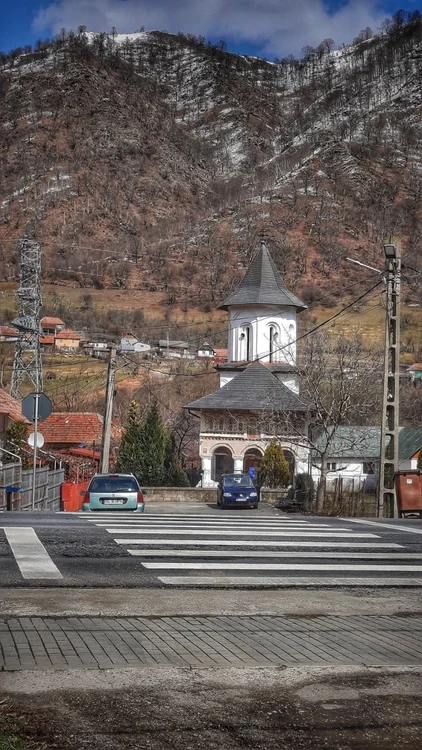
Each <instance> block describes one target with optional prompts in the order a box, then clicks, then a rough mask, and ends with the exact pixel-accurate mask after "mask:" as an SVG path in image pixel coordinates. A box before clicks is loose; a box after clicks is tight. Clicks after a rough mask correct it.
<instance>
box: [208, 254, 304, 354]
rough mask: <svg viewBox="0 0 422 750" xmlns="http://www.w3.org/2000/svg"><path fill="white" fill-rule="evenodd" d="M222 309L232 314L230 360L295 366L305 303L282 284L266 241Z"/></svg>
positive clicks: (222, 305)
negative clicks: (298, 322) (300, 315)
mask: <svg viewBox="0 0 422 750" xmlns="http://www.w3.org/2000/svg"><path fill="white" fill-rule="evenodd" d="M219 309H220V310H228V313H229V337H228V361H229V363H230V362H231V363H246V362H252V361H254V360H259V361H261V362H268V363H272V364H287V365H290V366H295V364H296V337H297V329H296V315H297V313H298V312H300V311H301V310H305V309H306V305H304V304H303V302H301V300H300V299H299V298H298V297H296V295H294V294H293V293H292V292H290V291H289V290H288V289H287V287H286V286H285V284H284V283H283V281H282V279H281V277H280V274H279V272H278V270H277V267H276V265H275V263H274V261H273V259H272V257H271V255H270V253H269V251H268V250H267V246H266V244H265V240H262V241H261V247H260V249H259V250H258V252H257V254H256V255H255V257H254V258H253V260H252V262H251V264H250V266H249V268H248V270H247V271H246V274H245V276H244V277H243V279H242V281H241V282H240V284H239V286H238V287H237V289H236V290H235V291H234V292H232V294H230V295H229V296H228V297H227V298H226V299H225V300H224V302H222V303H221V305H219Z"/></svg>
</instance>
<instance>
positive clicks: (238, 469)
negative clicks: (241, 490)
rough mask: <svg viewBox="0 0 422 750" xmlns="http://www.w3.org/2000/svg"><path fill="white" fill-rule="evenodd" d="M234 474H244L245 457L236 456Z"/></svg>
mask: <svg viewBox="0 0 422 750" xmlns="http://www.w3.org/2000/svg"><path fill="white" fill-rule="evenodd" d="M233 462H234V473H235V474H243V456H234V457H233Z"/></svg>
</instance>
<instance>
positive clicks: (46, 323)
mask: <svg viewBox="0 0 422 750" xmlns="http://www.w3.org/2000/svg"><path fill="white" fill-rule="evenodd" d="M56 326H64V322H63V321H62V320H60V318H50V317H49V316H48V315H47V316H46V317H45V318H42V320H41V327H42V328H56Z"/></svg>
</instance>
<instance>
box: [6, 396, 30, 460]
mask: <svg viewBox="0 0 422 750" xmlns="http://www.w3.org/2000/svg"><path fill="white" fill-rule="evenodd" d="M13 422H24V423H25V424H28V425H29V424H30V423H29V422H28V420H27V419H26V418H25V417H24V416H23V415H22V405H21V402H20V401H18V400H17V399H15V398H12V396H10V395H9V394H8V393H7V392H6V391H4V390H3V388H0V446H1V447H2V446H3V445H4V440H5V436H6V430H7V428H8V427H9V425H10V424H12V423H13ZM0 460H1V456H0Z"/></svg>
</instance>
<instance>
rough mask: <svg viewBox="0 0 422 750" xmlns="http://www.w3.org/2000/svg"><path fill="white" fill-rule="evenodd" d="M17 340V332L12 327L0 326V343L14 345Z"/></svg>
mask: <svg viewBox="0 0 422 750" xmlns="http://www.w3.org/2000/svg"><path fill="white" fill-rule="evenodd" d="M18 338H19V331H18V329H17V328H13V326H0V341H1V342H3V341H4V342H5V343H8V344H9V343H10V344H14V343H15V342H16V341H17V340H18Z"/></svg>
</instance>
